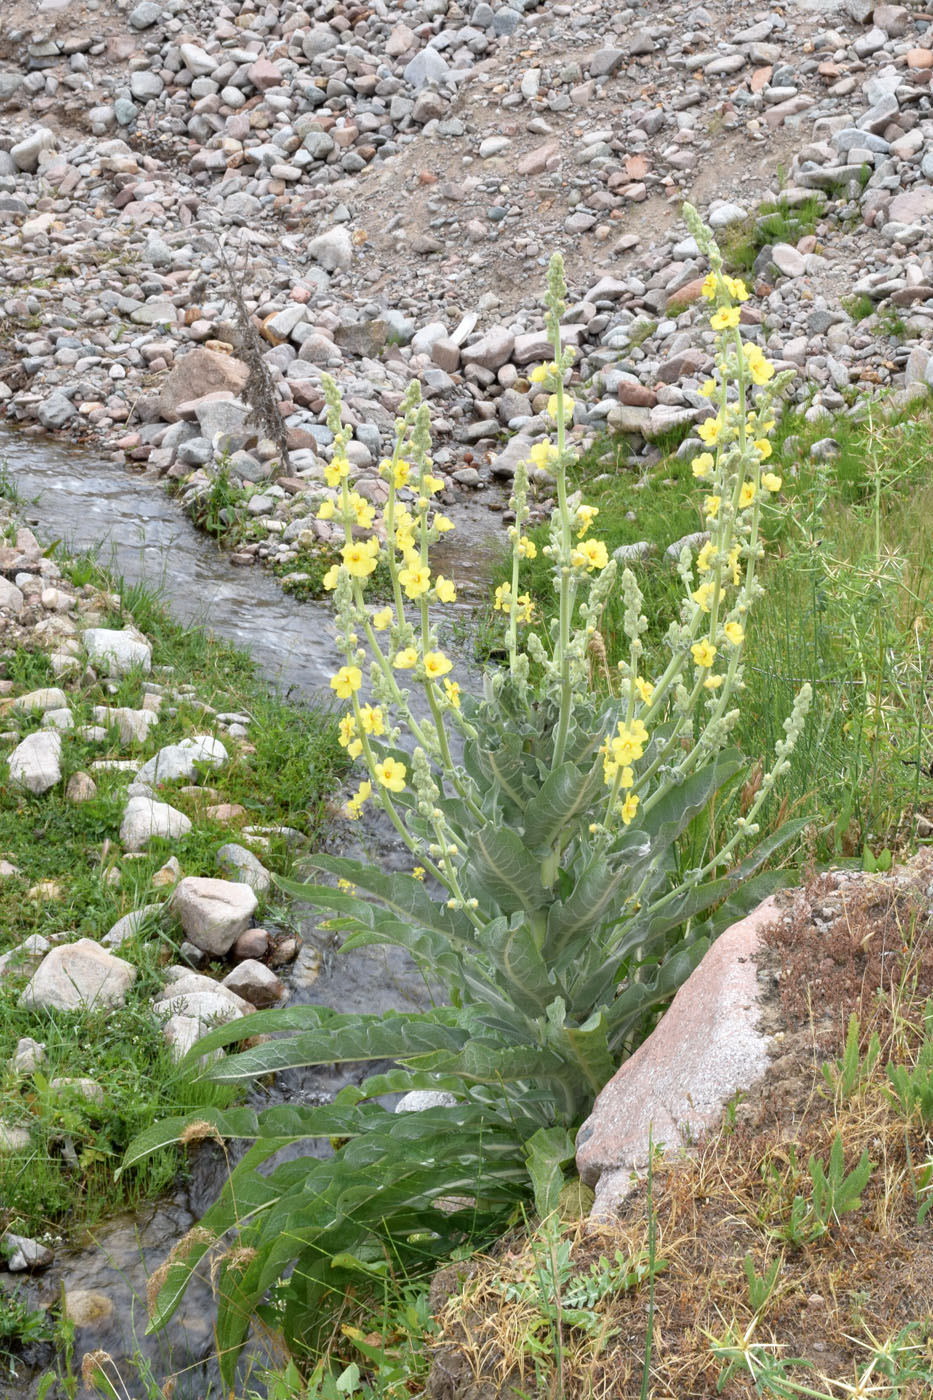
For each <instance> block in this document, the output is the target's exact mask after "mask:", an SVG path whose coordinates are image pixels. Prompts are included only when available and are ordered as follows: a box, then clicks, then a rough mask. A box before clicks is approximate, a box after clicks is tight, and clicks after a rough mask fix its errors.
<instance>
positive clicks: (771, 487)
mask: <svg viewBox="0 0 933 1400" xmlns="http://www.w3.org/2000/svg"><path fill="white" fill-rule="evenodd" d="M761 484H762V486H763V487H764V488H765V490H766V491H780V489H781V478H780V477H779V476H776V475H775V474H774V472H765V474H764V476H763V477H762V478H761Z"/></svg>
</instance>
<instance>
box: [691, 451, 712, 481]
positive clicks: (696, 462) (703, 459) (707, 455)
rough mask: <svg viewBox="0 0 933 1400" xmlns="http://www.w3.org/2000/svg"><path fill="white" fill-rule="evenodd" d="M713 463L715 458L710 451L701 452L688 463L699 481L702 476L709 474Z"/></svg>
mask: <svg viewBox="0 0 933 1400" xmlns="http://www.w3.org/2000/svg"><path fill="white" fill-rule="evenodd" d="M715 465H716V459H715V457H714V456H713V454H712V452H701V453H700V455H699V457H694V459H693V461H692V463H691V464H690V470H691V471H692V472H693V475H694V476H695V477H696V478H697V480H698V481H699V480H701V479H702V478H703V477H704V476H709V474H710V472H711V471H712V470H713V467H714V466H715Z"/></svg>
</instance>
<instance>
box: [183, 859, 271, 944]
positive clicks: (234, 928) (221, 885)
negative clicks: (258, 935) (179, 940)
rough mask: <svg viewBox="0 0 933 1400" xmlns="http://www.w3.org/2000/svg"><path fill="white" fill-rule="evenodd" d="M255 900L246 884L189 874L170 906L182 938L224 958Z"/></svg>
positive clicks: (247, 920)
mask: <svg viewBox="0 0 933 1400" xmlns="http://www.w3.org/2000/svg"><path fill="white" fill-rule="evenodd" d="M257 903H258V901H257V899H256V895H255V893H254V891H253V890H252V889H251V888H250V886H249V885H247V884H244V883H242V882H239V881H236V882H235V881H232V880H212V879H209V878H203V877H201V876H197V875H188V876H186V877H185V879H184V880H182V881H180V882H179V884H178V885H177V886H176V887H175V891H174V893H173V894H172V897H171V900H170V905H171V908H172V909H173V910H174V912H175V913H176V914H177V915H178V918H179V920H180V922H181V926H182V928H183V929H184V932H185V937H186V938H188V939H189V941H190V942H192V943H193V944H194V946H195V947H196V948H202V949H203V950H204V952H206V953H213V954H215V955H216V956H218V957H223V955H224V954H225V953H227V952H228V951H229V950H230V948H232V947H233V944H234V943H235V942H236V940H237V939H238V938H239V936H240V934H241V933H245V932H246V930H247V929H248V928H249V926H250V923H251V921H252V917H253V914H254V913H255V912H256V905H257Z"/></svg>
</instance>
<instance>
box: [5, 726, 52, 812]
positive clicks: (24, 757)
mask: <svg viewBox="0 0 933 1400" xmlns="http://www.w3.org/2000/svg"><path fill="white" fill-rule="evenodd" d="M61 757H62V738H61V735H60V734H59V733H57V731H55V730H53V729H43V730H41V731H39V732H38V733H36V734H27V736H26V738H25V739H23V740H22V742H21V743H19V744H17V745H16V748H15V749H14V750H13V752H12V753H11V754H10V758H9V766H10V782H11V783H13V784H14V785H15V786H16V787H24V788H26V789H27V791H29V792H34V793H35V794H36V795H37V796H38V795H39V794H41V793H43V792H48V790H49V788H51V787H54V786H55V784H56V783H60V782H61V779H62V767H61Z"/></svg>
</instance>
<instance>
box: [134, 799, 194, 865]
mask: <svg viewBox="0 0 933 1400" xmlns="http://www.w3.org/2000/svg"><path fill="white" fill-rule="evenodd" d="M190 830H191V821H190V819H189V818H188V817H186V816H185V814H184V812H179V811H177V810H176V809H175V808H174V807H170V806H169V805H168V803H167V802H157V801H156V800H155V798H153V797H143V796H138V797H131V798H130V799H129V801H128V802H127V804H126V807H125V809H124V812H123V820H122V822H121V823H120V841H121V842H122V844H123V847H124V849H125V850H127V851H143V850H145V848H146V846H148V844H149V842H150V841H151V840H153V839H154V838H155V837H164V838H165V839H166V840H169V841H177V840H179V839H180V838H181V837H182V836H187V834H188V832H189V831H190Z"/></svg>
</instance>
